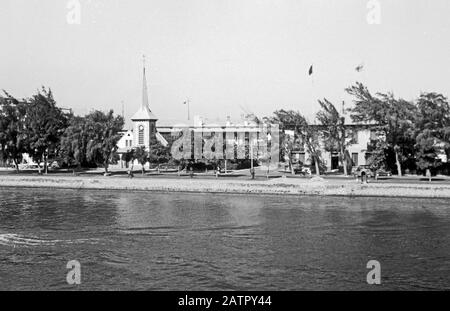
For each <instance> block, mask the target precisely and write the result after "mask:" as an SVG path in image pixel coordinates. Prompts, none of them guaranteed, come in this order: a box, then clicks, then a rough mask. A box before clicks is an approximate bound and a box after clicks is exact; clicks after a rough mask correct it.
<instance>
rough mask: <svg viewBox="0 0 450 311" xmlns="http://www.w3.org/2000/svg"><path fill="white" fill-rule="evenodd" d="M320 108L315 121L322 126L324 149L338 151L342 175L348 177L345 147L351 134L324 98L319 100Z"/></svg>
mask: <svg viewBox="0 0 450 311" xmlns="http://www.w3.org/2000/svg"><path fill="white" fill-rule="evenodd" d="M319 104H320V106H321V108H322V110H321V111H319V112H318V113H317V119H318V120H319V122H320V123H321V124H322V125H323V126H324V131H323V132H324V141H325V146H326V149H328V150H329V151H331V152H332V151H338V152H339V159H340V160H341V162H342V166H343V167H344V175H346V176H347V175H348V161H347V160H348V156H347V154H346V151H347V147H348V145H349V144H350V141H349V138H350V137H351V133H350V132H349V131H348V129H347V126H346V125H345V117H343V116H341V115H340V114H339V112H338V110H337V109H336V107H335V106H334V105H333V104H332V103H331V102H329V101H328V100H327V99H326V98H324V99H323V100H319Z"/></svg>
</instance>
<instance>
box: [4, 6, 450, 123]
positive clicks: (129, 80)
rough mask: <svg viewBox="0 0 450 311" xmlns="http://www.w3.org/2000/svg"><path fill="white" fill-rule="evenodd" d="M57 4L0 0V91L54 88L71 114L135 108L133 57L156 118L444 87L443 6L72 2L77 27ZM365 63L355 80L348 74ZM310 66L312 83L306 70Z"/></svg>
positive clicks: (137, 83)
mask: <svg viewBox="0 0 450 311" xmlns="http://www.w3.org/2000/svg"><path fill="white" fill-rule="evenodd" d="M68 2H69V1H66V0H1V1H0V35H1V42H2V43H1V46H0V70H1V74H0V89H5V90H7V91H8V92H10V93H11V94H13V95H14V96H16V97H19V98H21V97H28V96H31V95H32V94H33V93H34V92H35V91H36V89H37V88H39V87H40V86H41V85H45V86H49V87H51V88H52V90H53V92H54V94H55V97H56V99H57V101H58V104H59V106H63V107H67V108H74V110H75V112H77V113H82V114H84V113H86V112H87V111H89V110H90V109H93V108H95V109H101V110H106V109H109V108H112V109H114V110H115V111H116V112H118V113H120V112H121V106H122V104H121V102H122V101H123V102H124V103H125V114H126V116H127V117H129V116H131V115H132V114H133V113H134V112H135V111H136V110H137V109H138V107H139V105H140V102H141V89H142V54H146V55H147V64H148V66H149V68H148V77H147V79H148V84H149V92H150V107H151V109H152V110H153V112H154V113H155V114H156V115H157V116H158V117H159V118H160V119H170V118H179V119H181V118H185V117H186V115H187V112H186V107H185V106H183V105H182V103H183V101H184V100H185V98H190V99H191V102H192V105H191V109H192V111H193V114H201V115H204V116H206V117H208V118H210V119H214V118H216V117H220V118H222V119H224V118H225V117H226V116H227V115H230V116H232V117H238V116H239V115H240V114H241V113H242V109H241V108H240V106H242V107H244V109H245V110H248V111H253V112H254V113H256V114H257V115H260V116H264V115H269V114H271V112H273V111H274V110H276V109H281V108H284V109H296V110H300V111H301V112H303V113H304V114H306V115H308V116H312V115H313V114H314V113H315V112H316V111H317V110H318V104H317V101H316V99H317V98H323V97H327V98H328V99H329V100H331V101H332V102H334V103H336V104H338V105H339V106H340V103H341V102H342V100H348V97H347V96H346V94H345V92H344V88H345V87H347V86H349V85H351V84H352V83H354V82H355V81H357V80H358V81H362V82H364V83H366V84H367V85H368V86H369V89H371V90H373V91H393V92H394V93H395V94H396V95H397V96H400V97H404V98H406V99H413V98H415V97H416V96H417V95H418V94H419V93H420V91H437V92H441V93H444V94H445V95H446V96H448V95H449V93H450V92H449V91H450V83H449V77H450V18H449V13H450V1H449V0H432V1H429V0H395V1H393V0H379V1H378V2H379V3H380V4H381V23H380V24H369V23H368V21H367V15H368V13H369V11H370V10H369V9H368V8H367V3H368V2H369V1H366V0H320V1H318V0H309V1H304V0H158V1H156V0H130V1H124V0H120V1H118V0H80V3H81V24H79V25H77V24H69V23H68V21H67V14H68V13H69V10H68V9H67V3H68ZM361 63H364V70H363V71H362V72H360V73H358V72H357V71H356V70H355V67H356V66H358V65H359V64H361ZM311 64H314V75H313V78H311V77H309V76H308V69H309V66H310V65H311Z"/></svg>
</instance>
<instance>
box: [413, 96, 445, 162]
mask: <svg viewBox="0 0 450 311" xmlns="http://www.w3.org/2000/svg"><path fill="white" fill-rule="evenodd" d="M417 109H418V114H417V118H416V127H417V129H416V132H415V134H416V145H415V147H416V150H417V155H416V161H417V162H416V163H417V166H418V167H419V168H420V169H422V170H426V169H435V168H437V167H438V166H440V165H441V162H440V161H439V160H438V154H439V153H441V152H442V151H445V152H446V153H447V155H448V154H449V150H450V106H449V103H448V100H447V98H446V97H444V96H443V95H442V94H437V93H423V94H421V95H420V97H419V99H418V100H417Z"/></svg>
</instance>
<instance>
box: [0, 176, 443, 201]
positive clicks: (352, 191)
mask: <svg viewBox="0 0 450 311" xmlns="http://www.w3.org/2000/svg"><path fill="white" fill-rule="evenodd" d="M0 187H21V188H53V189H58V188H60V189H93V190H125V191H127V190H128V191H160V192H161V191H162V192H203V193H238V194H249V193H250V194H272V195H324V196H379V197H418V198H450V185H437V184H396V183H369V184H361V183H358V182H356V181H355V180H324V179H322V178H311V179H290V178H276V179H270V180H229V179H220V178H219V179H202V178H193V179H183V178H178V179H177V178H171V179H169V178H151V177H149V178H134V179H129V178H126V177H125V176H112V177H101V176H95V177H91V176H86V177H81V176H11V175H10V176H0Z"/></svg>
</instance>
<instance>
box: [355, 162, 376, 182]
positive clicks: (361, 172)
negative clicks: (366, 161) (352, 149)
mask: <svg viewBox="0 0 450 311" xmlns="http://www.w3.org/2000/svg"><path fill="white" fill-rule="evenodd" d="M353 176H354V177H355V178H361V177H363V176H365V177H367V178H368V179H369V178H374V176H375V174H374V172H373V171H372V170H371V168H370V165H360V166H358V167H357V168H356V169H355V170H354V171H353Z"/></svg>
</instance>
